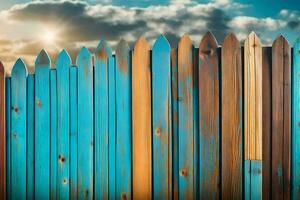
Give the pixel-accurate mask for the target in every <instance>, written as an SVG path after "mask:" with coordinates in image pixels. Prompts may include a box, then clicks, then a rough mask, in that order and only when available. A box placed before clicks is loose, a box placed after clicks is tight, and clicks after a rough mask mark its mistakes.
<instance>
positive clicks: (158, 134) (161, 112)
mask: <svg viewBox="0 0 300 200" xmlns="http://www.w3.org/2000/svg"><path fill="white" fill-rule="evenodd" d="M170 51H171V48H170V44H169V42H168V41H167V39H166V38H165V37H164V36H163V35H161V36H159V37H158V38H157V40H156V42H155V44H154V45H153V48H152V132H153V133H152V138H153V150H152V151H153V197H154V198H157V199H171V193H170V190H169V187H171V186H172V178H171V176H172V166H171V165H170V164H171V159H172V152H170V145H172V143H169V137H171V134H172V132H171V131H172V129H171V124H170V122H171V121H170V120H171V119H172V116H171V114H172V113H171V111H172V107H171V106H172V104H171V102H172V101H171V66H170Z"/></svg>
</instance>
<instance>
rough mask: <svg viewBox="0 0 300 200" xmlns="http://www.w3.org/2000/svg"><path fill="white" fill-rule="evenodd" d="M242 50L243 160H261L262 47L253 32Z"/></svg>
mask: <svg viewBox="0 0 300 200" xmlns="http://www.w3.org/2000/svg"><path fill="white" fill-rule="evenodd" d="M244 48H245V49H244V85H245V86H244V90H245V91H244V95H245V96H244V101H245V102H244V112H245V114H244V120H245V159H246V160H262V47H261V43H260V40H259V38H258V37H257V36H256V34H255V33H254V32H251V33H250V35H249V36H248V37H247V39H246V41H245V47H244Z"/></svg>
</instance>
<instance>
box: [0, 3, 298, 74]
mask: <svg viewBox="0 0 300 200" xmlns="http://www.w3.org/2000/svg"><path fill="white" fill-rule="evenodd" d="M0 23H1V26H2V28H1V32H0V60H2V61H3V62H4V64H5V65H6V66H7V68H11V66H12V64H13V63H14V61H15V60H16V58H17V57H22V58H24V60H25V62H26V63H27V64H28V65H29V66H32V65H33V62H34V59H35V56H36V55H37V54H38V52H39V51H40V50H41V49H42V48H45V49H46V50H47V51H48V52H49V54H50V55H51V57H52V58H55V57H56V55H57V53H58V52H59V51H60V49H62V48H66V49H67V50H68V51H69V52H70V54H71V56H72V57H73V58H75V56H76V53H77V52H78V49H79V48H80V47H81V46H83V45H84V46H87V47H89V48H90V49H91V50H93V49H94V48H95V47H96V46H97V43H98V42H99V40H100V39H103V38H105V39H107V41H108V43H109V44H110V45H111V46H112V48H113V49H114V47H115V45H116V44H117V42H118V41H119V40H120V39H121V38H124V39H125V40H127V41H128V42H129V44H130V45H131V47H132V46H133V44H134V42H135V41H136V39H137V38H138V37H139V36H140V35H145V37H146V38H147V40H148V41H149V43H150V44H153V42H154V40H155V38H156V37H157V36H158V35H159V34H161V33H162V34H165V35H166V37H167V39H168V40H169V41H170V43H171V46H172V47H176V45H177V42H178V40H179V39H180V37H181V36H182V35H183V34H184V33H185V32H187V33H189V35H190V36H191V38H192V40H193V42H194V44H195V46H198V44H199V41H200V40H201V37H202V36H203V34H204V33H205V32H206V31H208V30H210V31H211V32H212V33H213V34H214V35H215V36H216V38H217V40H218V42H219V44H222V41H223V39H224V37H225V36H226V35H227V34H228V33H229V32H234V33H235V34H236V35H237V37H238V38H239V39H240V41H241V44H243V41H244V40H245V38H246V37H247V35H248V34H249V33H250V32H251V31H252V30H254V31H255V32H257V34H258V36H259V37H260V38H261V41H262V43H263V44H264V45H271V44H272V41H273V40H274V39H275V38H276V37H277V36H278V35H279V34H283V35H284V36H285V37H286V38H287V39H288V41H289V42H290V44H291V45H292V44H293V43H294V41H295V40H296V38H297V37H298V36H299V35H300V3H299V2H297V1H296V0H240V1H233V0H201V1H200V0H144V1H143V0H89V1H81V0H73V1H71V0H51V1H47V0H38V1H28V0H1V4H0Z"/></svg>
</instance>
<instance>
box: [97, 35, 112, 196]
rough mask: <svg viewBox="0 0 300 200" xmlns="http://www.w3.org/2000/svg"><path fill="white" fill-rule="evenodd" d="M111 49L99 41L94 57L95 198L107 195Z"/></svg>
mask: <svg viewBox="0 0 300 200" xmlns="http://www.w3.org/2000/svg"><path fill="white" fill-rule="evenodd" d="M109 57H111V49H110V48H109V47H108V46H107V44H106V42H105V41H104V40H102V41H100V43H99V45H98V47H97V50H96V55H95V72H94V78H95V86H94V88H95V91H94V92H95V188H96V190H95V198H101V197H102V198H104V199H108V195H109V191H108V189H109V182H108V181H109V174H108V173H109V96H108V95H109V88H108V81H109V74H108V73H109V72H108V58H109Z"/></svg>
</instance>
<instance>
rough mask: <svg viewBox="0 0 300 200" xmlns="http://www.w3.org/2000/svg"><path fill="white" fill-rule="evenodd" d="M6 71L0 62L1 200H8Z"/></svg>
mask: <svg viewBox="0 0 300 200" xmlns="http://www.w3.org/2000/svg"><path fill="white" fill-rule="evenodd" d="M5 131H6V129H5V69H4V67H3V64H2V63H1V62H0V199H6V132H5Z"/></svg>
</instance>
